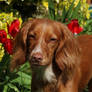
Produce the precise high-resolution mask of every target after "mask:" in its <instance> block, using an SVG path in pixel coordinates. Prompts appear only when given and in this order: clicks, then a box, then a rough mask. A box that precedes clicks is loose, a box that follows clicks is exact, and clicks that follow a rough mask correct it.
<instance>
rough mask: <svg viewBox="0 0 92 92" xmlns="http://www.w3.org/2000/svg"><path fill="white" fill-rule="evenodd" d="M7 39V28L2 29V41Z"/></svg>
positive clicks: (0, 36)
mask: <svg viewBox="0 0 92 92" xmlns="http://www.w3.org/2000/svg"><path fill="white" fill-rule="evenodd" d="M6 39H7V33H6V31H5V30H0V42H1V43H4V42H5V40H6Z"/></svg>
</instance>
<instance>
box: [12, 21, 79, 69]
mask: <svg viewBox="0 0 92 92" xmlns="http://www.w3.org/2000/svg"><path fill="white" fill-rule="evenodd" d="M78 53H79V49H78V45H77V42H76V40H75V39H74V37H73V34H72V33H71V32H70V31H69V30H68V28H67V26H66V25H64V24H62V23H60V22H56V21H52V20H48V19H33V20H29V21H27V22H26V23H24V25H23V27H22V28H21V30H20V32H19V33H18V35H17V37H16V38H15V41H14V56H13V58H12V61H11V70H13V69H15V68H16V67H18V66H20V65H22V64H24V63H25V61H27V60H28V61H29V62H30V63H31V66H35V65H36V66H37V65H38V66H47V65H50V64H51V63H52V61H53V59H54V61H55V62H56V64H57V65H58V67H59V68H60V69H61V70H64V69H65V68H66V67H67V68H69V69H71V68H73V67H74V65H75V61H76V60H77V58H76V57H77V56H79V54H78ZM76 65H77V64H76Z"/></svg>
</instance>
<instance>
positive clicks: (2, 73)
mask: <svg viewBox="0 0 92 92" xmlns="http://www.w3.org/2000/svg"><path fill="white" fill-rule="evenodd" d="M10 59H11V56H10V55H9V54H5V55H4V57H3V59H2V61H1V62H0V91H1V92H12V91H13V92H30V83H31V76H30V75H31V73H30V72H29V71H28V72H25V71H26V70H27V69H28V70H29V67H30V66H29V64H28V62H27V63H26V64H24V65H23V66H22V67H21V68H20V69H19V71H18V72H16V71H15V72H10V71H9V63H10Z"/></svg>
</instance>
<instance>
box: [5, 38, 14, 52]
mask: <svg viewBox="0 0 92 92" xmlns="http://www.w3.org/2000/svg"><path fill="white" fill-rule="evenodd" d="M4 48H5V50H6V51H7V52H8V53H9V54H12V53H13V42H12V40H11V39H6V41H5V43H4Z"/></svg>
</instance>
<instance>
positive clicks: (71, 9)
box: [48, 0, 92, 34]
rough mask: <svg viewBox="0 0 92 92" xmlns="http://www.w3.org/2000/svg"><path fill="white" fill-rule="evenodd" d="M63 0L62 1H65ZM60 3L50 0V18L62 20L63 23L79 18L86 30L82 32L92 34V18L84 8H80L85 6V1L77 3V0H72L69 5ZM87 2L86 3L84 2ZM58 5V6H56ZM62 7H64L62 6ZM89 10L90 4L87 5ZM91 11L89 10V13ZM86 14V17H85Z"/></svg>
mask: <svg viewBox="0 0 92 92" xmlns="http://www.w3.org/2000/svg"><path fill="white" fill-rule="evenodd" d="M64 1H65V0H63V1H62V2H64ZM62 2H61V4H59V3H57V4H56V3H54V0H48V3H49V4H48V5H49V6H48V9H49V18H50V19H52V20H56V21H60V22H62V23H65V24H68V23H69V22H70V21H71V20H72V19H78V21H79V24H80V25H81V26H82V27H83V29H84V31H83V32H82V33H81V34H85V33H86V34H92V19H91V18H89V19H88V17H86V16H85V15H86V12H84V10H85V9H84V10H80V9H81V8H83V7H84V5H83V4H82V2H83V1H80V0H79V2H78V3H77V4H76V5H75V2H76V0H71V3H69V1H67V3H69V6H66V5H65V6H63V7H62V6H60V5H62ZM84 4H85V3H84ZM56 6H58V7H56ZM60 7H62V8H60ZM86 9H87V11H88V6H87V7H86ZM89 14H90V13H88V12H87V15H88V16H90V15H89ZM84 16H85V17H84Z"/></svg>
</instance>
